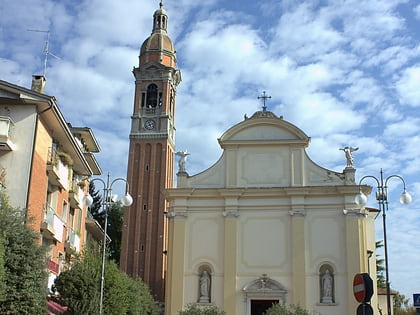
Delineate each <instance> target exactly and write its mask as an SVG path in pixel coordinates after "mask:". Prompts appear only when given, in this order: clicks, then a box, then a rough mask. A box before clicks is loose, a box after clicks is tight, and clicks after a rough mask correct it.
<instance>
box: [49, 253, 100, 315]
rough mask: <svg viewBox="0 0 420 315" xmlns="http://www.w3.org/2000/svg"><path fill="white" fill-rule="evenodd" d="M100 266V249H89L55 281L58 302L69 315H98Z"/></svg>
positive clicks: (54, 288) (54, 287)
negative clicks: (64, 307) (64, 306)
mask: <svg viewBox="0 0 420 315" xmlns="http://www.w3.org/2000/svg"><path fill="white" fill-rule="evenodd" d="M100 264H101V260H100V249H99V248H88V249H86V250H85V251H84V252H83V257H80V256H79V257H76V260H75V261H74V262H73V264H72V266H71V268H70V269H69V270H66V271H64V272H61V273H60V274H59V276H58V277H57V278H56V279H55V281H54V286H53V290H54V291H55V292H56V293H58V295H57V302H59V303H60V304H62V305H66V306H67V307H68V309H67V314H69V315H72V314H74V315H76V314H98V305H99V287H100V277H101V271H100V266H101V265H100Z"/></svg>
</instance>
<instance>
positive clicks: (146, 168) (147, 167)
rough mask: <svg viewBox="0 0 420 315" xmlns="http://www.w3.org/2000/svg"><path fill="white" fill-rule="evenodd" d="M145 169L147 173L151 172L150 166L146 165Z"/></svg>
mask: <svg viewBox="0 0 420 315" xmlns="http://www.w3.org/2000/svg"><path fill="white" fill-rule="evenodd" d="M144 169H145V170H146V172H148V171H149V164H146V166H145V168H144Z"/></svg>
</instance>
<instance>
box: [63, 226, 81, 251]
mask: <svg viewBox="0 0 420 315" xmlns="http://www.w3.org/2000/svg"><path fill="white" fill-rule="evenodd" d="M64 248H65V250H66V251H68V252H76V253H78V252H79V251H80V237H79V235H77V233H76V232H75V231H74V230H73V229H72V228H68V229H67V239H66V242H65V243H64Z"/></svg>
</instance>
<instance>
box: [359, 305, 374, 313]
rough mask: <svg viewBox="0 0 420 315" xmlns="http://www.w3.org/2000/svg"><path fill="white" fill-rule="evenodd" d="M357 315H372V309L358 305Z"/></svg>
mask: <svg viewBox="0 0 420 315" xmlns="http://www.w3.org/2000/svg"><path fill="white" fill-rule="evenodd" d="M356 314H357V315H373V308H372V306H370V304H366V303H363V304H360V305H359V307H358V308H357V313H356Z"/></svg>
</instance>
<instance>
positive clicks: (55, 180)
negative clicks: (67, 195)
mask: <svg viewBox="0 0 420 315" xmlns="http://www.w3.org/2000/svg"><path fill="white" fill-rule="evenodd" d="M47 171H48V178H49V179H50V181H51V182H52V184H53V185H56V186H60V187H61V188H64V189H66V190H68V186H69V172H70V169H69V167H68V165H65V164H64V163H63V161H62V160H61V159H60V157H59V152H58V151H57V150H56V149H55V148H49V151H48V160H47Z"/></svg>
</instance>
